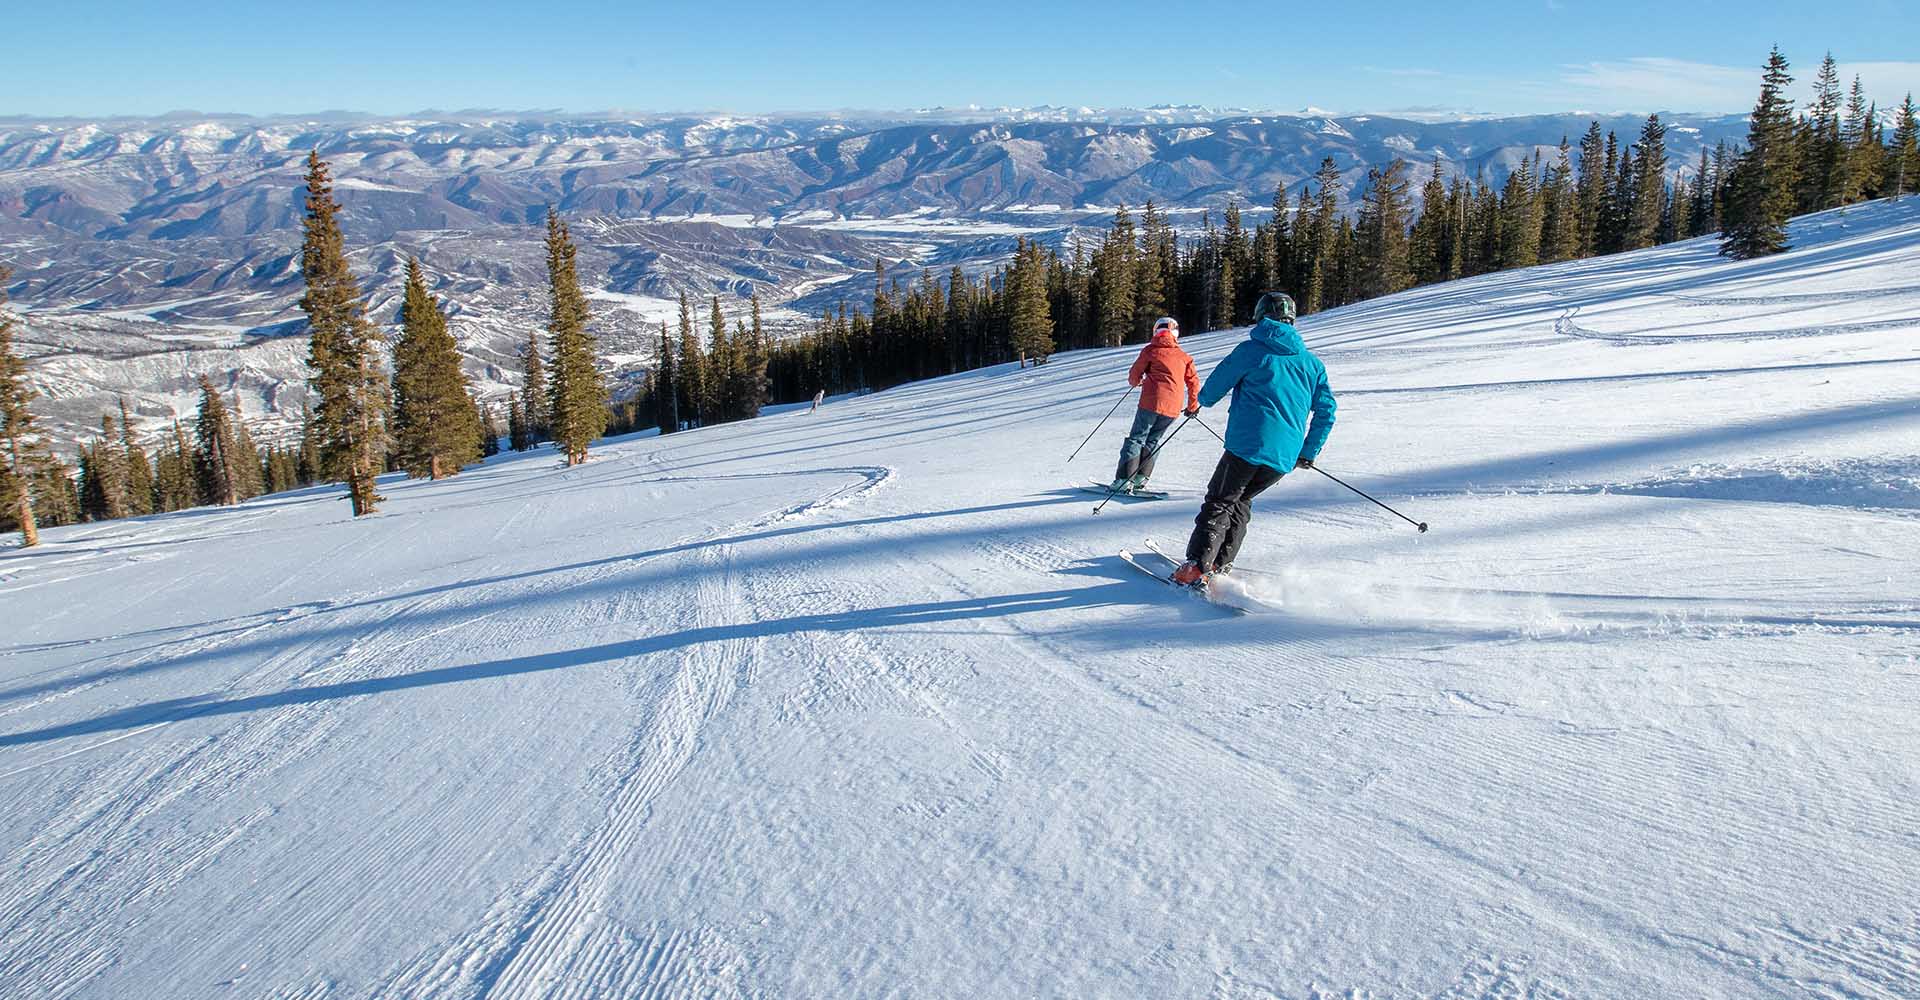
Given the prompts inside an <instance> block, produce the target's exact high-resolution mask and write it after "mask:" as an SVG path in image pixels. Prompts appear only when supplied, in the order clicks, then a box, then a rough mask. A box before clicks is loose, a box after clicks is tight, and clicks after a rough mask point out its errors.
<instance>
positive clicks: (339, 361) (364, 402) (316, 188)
mask: <svg viewBox="0 0 1920 1000" xmlns="http://www.w3.org/2000/svg"><path fill="white" fill-rule="evenodd" d="M339 210H340V205H339V203H338V202H336V201H334V200H333V184H332V180H331V178H330V177H329V176H328V174H327V165H326V164H325V163H324V162H322V161H321V159H320V156H319V154H318V153H317V152H315V153H309V154H308V155H307V201H306V212H307V215H306V221H305V226H304V229H305V237H304V240H303V242H302V245H301V253H300V261H301V273H302V275H303V277H304V280H305V282H306V294H305V295H303V296H301V298H300V308H301V310H302V311H304V312H305V313H306V314H307V325H308V328H309V331H310V337H311V339H310V342H309V352H308V356H307V364H308V365H309V366H311V367H312V369H313V373H314V374H313V377H312V379H311V380H310V384H311V385H312V387H313V388H314V390H315V391H316V392H318V393H319V395H320V408H319V410H318V411H316V412H315V413H314V423H315V429H316V432H317V434H318V438H319V443H320V449H321V453H322V456H323V460H324V462H325V464H326V466H327V467H328V470H329V471H330V472H331V473H332V474H333V475H336V476H338V477H339V478H341V479H343V480H345V481H346V484H347V492H348V496H349V497H350V499H351V500H352V504H353V514H354V516H355V517H359V516H361V515H364V514H371V513H373V512H374V510H375V509H376V507H377V505H378V503H379V500H380V497H379V495H378V494H377V493H376V492H375V488H374V480H375V477H377V476H378V475H379V474H380V471H381V469H382V467H383V466H384V465H385V464H386V444H387V438H386V427H385V417H386V413H387V408H388V399H387V389H388V386H387V379H386V375H385V373H384V372H383V371H382V369H381V357H380V355H381V353H382V352H381V336H380V331H379V329H378V328H376V327H375V326H374V325H373V324H372V323H370V322H368V321H367V317H366V303H365V302H363V301H362V300H361V298H360V286H359V282H357V281H356V280H355V279H354V277H353V272H352V271H350V270H349V269H348V267H347V254H346V245H345V242H344V240H343V239H342V237H341V234H340V224H339V220H338V219H337V218H336V214H337V213H338V212H339ZM229 486H230V484H229ZM222 495H223V496H224V497H231V492H230V490H226V491H224V492H223V494H222ZM227 502H231V500H230V499H229V500H228V501H227Z"/></svg>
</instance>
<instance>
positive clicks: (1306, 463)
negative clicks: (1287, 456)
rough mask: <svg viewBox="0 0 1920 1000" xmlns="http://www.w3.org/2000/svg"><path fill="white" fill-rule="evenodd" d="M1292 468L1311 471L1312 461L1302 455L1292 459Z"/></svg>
mask: <svg viewBox="0 0 1920 1000" xmlns="http://www.w3.org/2000/svg"><path fill="white" fill-rule="evenodd" d="M1293 467H1294V468H1296V469H1311V468H1313V459H1311V458H1308V457H1306V456H1305V455H1302V456H1300V457H1299V458H1296V459H1294V461H1293Z"/></svg>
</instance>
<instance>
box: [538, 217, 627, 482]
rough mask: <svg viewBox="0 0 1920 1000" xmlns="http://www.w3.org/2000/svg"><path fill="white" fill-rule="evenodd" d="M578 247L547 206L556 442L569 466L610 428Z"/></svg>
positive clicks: (583, 457)
mask: <svg viewBox="0 0 1920 1000" xmlns="http://www.w3.org/2000/svg"><path fill="white" fill-rule="evenodd" d="M576 256H577V248H576V247H575V246H574V243H573V236H572V234H571V233H570V232H568V230H567V224H566V223H564V222H562V221H560V216H559V214H558V213H556V212H554V211H553V210H552V209H548V210H547V300H548V304H549V307H550V309H551V318H550V319H549V320H548V321H547V331H548V333H550V334H551V335H552V337H553V385H552V395H553V401H552V405H551V407H550V408H549V412H550V413H551V414H552V420H553V436H554V440H555V441H556V442H557V443H558V444H559V446H560V449H561V451H562V452H564V453H565V454H566V457H567V464H568V465H579V464H580V463H581V462H584V461H586V460H587V447H588V446H589V445H591V444H592V443H593V442H595V441H598V440H599V439H600V436H601V435H603V434H605V433H606V432H607V421H608V420H609V419H611V417H612V414H611V413H609V412H608V403H609V401H610V396H609V394H608V392H607V379H606V376H605V375H603V374H601V372H600V352H599V344H598V343H597V342H596V341H595V339H594V336H593V334H591V333H589V332H587V319H588V315H587V297H586V294H585V293H583V292H582V291H581V290H580V275H579V271H578V268H577V263H576Z"/></svg>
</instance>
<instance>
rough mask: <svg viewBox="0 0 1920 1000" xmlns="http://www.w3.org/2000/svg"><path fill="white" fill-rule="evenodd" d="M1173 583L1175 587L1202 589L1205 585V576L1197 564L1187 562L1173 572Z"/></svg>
mask: <svg viewBox="0 0 1920 1000" xmlns="http://www.w3.org/2000/svg"><path fill="white" fill-rule="evenodd" d="M1173 583H1174V586H1176V587H1191V588H1203V587H1205V586H1206V585H1207V574H1206V573H1205V572H1204V571H1202V570H1201V569H1200V564H1199V563H1197V562H1193V561H1191V560H1189V561H1187V562H1183V563H1181V564H1180V568H1179V569H1176V570H1174V571H1173Z"/></svg>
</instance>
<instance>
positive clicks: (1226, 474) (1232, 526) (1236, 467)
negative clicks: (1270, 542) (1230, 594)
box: [1187, 451, 1285, 572]
mask: <svg viewBox="0 0 1920 1000" xmlns="http://www.w3.org/2000/svg"><path fill="white" fill-rule="evenodd" d="M1282 475H1285V473H1283V472H1281V471H1280V470H1279V469H1273V468H1268V467H1267V466H1264V465H1255V464H1254V463H1252V462H1249V461H1247V460H1246V459H1243V458H1241V457H1240V456H1238V455H1235V454H1234V453H1233V452H1230V451H1229V452H1224V453H1222V454H1221V456H1220V464H1219V465H1216V466H1214V467H1213V479H1212V480H1210V481H1209V482H1208V483H1207V499H1206V502H1204V503H1202V504H1201V505H1200V516H1199V517H1196V518H1194V519H1193V537H1192V538H1191V539H1189V540H1188V541H1187V558H1188V559H1189V560H1191V561H1193V562H1195V563H1198V564H1199V565H1200V568H1201V569H1204V570H1207V571H1209V572H1211V571H1212V570H1213V569H1214V567H1216V566H1231V565H1232V564H1233V557H1234V556H1236V555H1238V554H1239V553H1240V543H1241V542H1242V541H1243V540H1245V539H1246V537H1247V522H1248V521H1249V520H1251V519H1252V518H1253V498H1254V497H1257V496H1259V495H1260V494H1261V493H1263V492H1265V491H1266V489H1267V487H1269V486H1272V485H1273V484H1274V483H1277V482H1279V481H1280V477H1281V476H1282Z"/></svg>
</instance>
